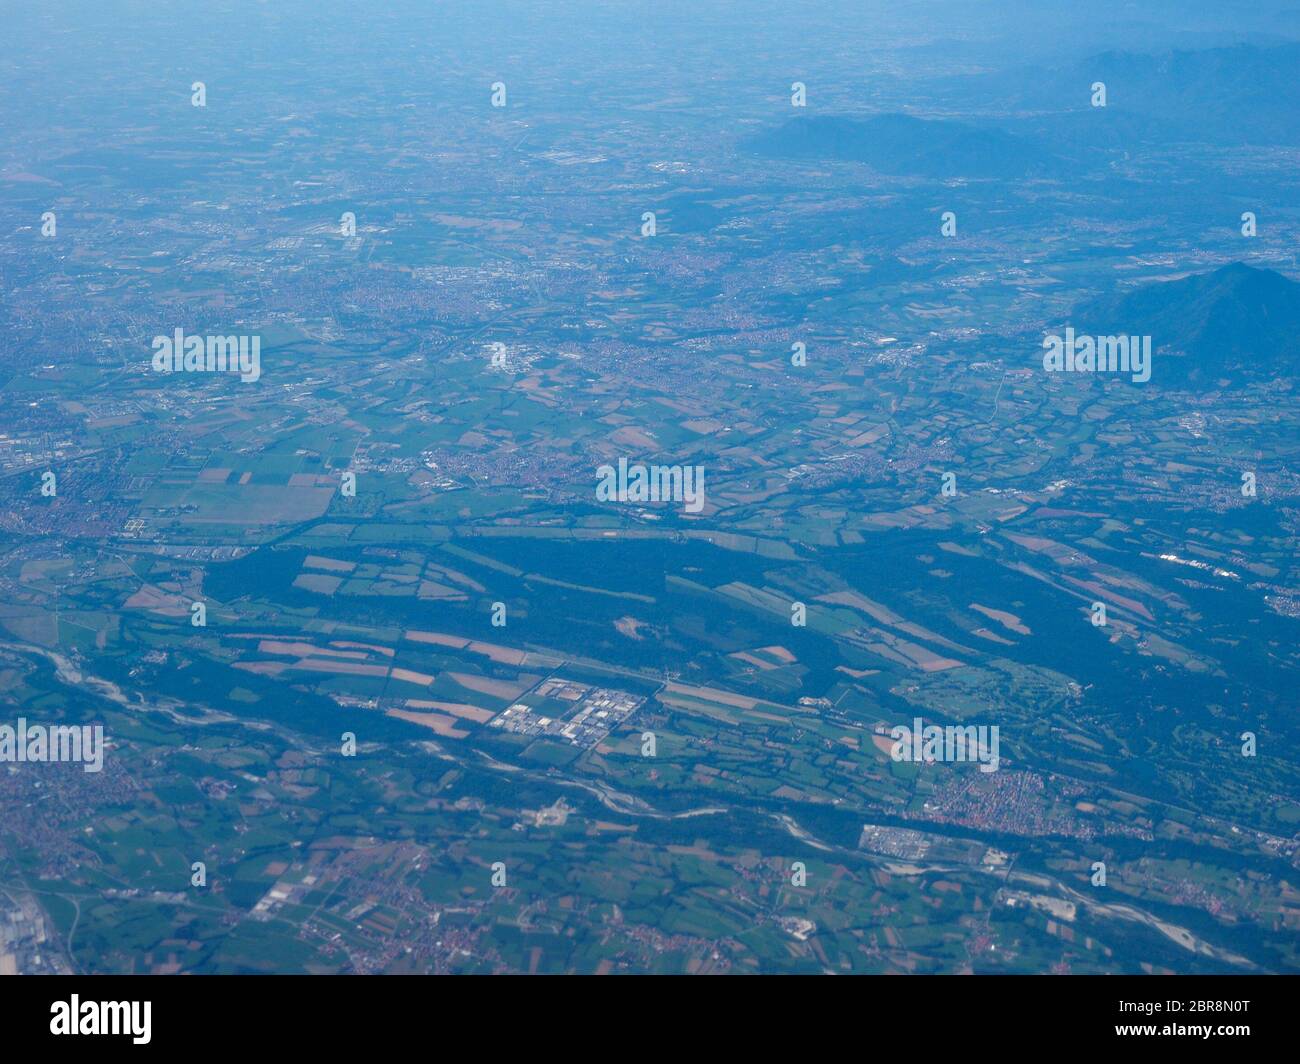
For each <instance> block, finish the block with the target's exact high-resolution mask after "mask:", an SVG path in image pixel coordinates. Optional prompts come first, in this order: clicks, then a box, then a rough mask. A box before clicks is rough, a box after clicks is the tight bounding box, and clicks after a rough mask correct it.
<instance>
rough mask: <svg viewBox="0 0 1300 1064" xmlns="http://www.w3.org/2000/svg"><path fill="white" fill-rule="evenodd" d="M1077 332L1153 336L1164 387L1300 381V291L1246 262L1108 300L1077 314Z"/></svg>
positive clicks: (1156, 377)
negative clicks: (1275, 379) (1259, 380)
mask: <svg viewBox="0 0 1300 1064" xmlns="http://www.w3.org/2000/svg"><path fill="white" fill-rule="evenodd" d="M1072 324H1073V325H1074V326H1075V328H1076V329H1077V330H1078V331H1079V332H1081V333H1091V334H1094V335H1117V334H1129V335H1141V336H1146V335H1149V336H1150V337H1151V338H1152V344H1153V347H1154V349H1155V363H1154V368H1153V370H1152V380H1153V381H1154V382H1157V383H1158V382H1162V381H1170V382H1173V383H1176V384H1183V383H1190V384H1204V385H1208V384H1212V383H1214V382H1215V381H1217V380H1220V379H1223V378H1226V379H1229V380H1240V379H1244V378H1252V379H1257V378H1261V377H1268V376H1278V377H1294V376H1296V375H1297V374H1298V373H1300V284H1297V283H1296V282H1295V281H1293V280H1291V279H1290V278H1288V277H1286V276H1284V275H1283V274H1280V273H1278V272H1277V271H1276V270H1270V269H1267V268H1259V267H1255V266H1250V265H1248V264H1246V263H1244V262H1234V263H1230V264H1228V265H1226V266H1221V267H1219V268H1218V269H1215V270H1211V271H1209V272H1207V273H1199V274H1193V275H1191V276H1188V277H1182V278H1179V279H1178V280H1175V281H1157V282H1153V283H1150V284H1145V285H1141V286H1139V287H1137V288H1134V289H1132V290H1130V291H1127V292H1123V293H1116V294H1114V295H1110V296H1105V297H1103V298H1101V299H1098V300H1095V301H1093V302H1091V303H1087V304H1085V305H1083V306H1080V307H1079V308H1077V309H1076V310H1075V312H1074V315H1073V321H1072Z"/></svg>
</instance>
